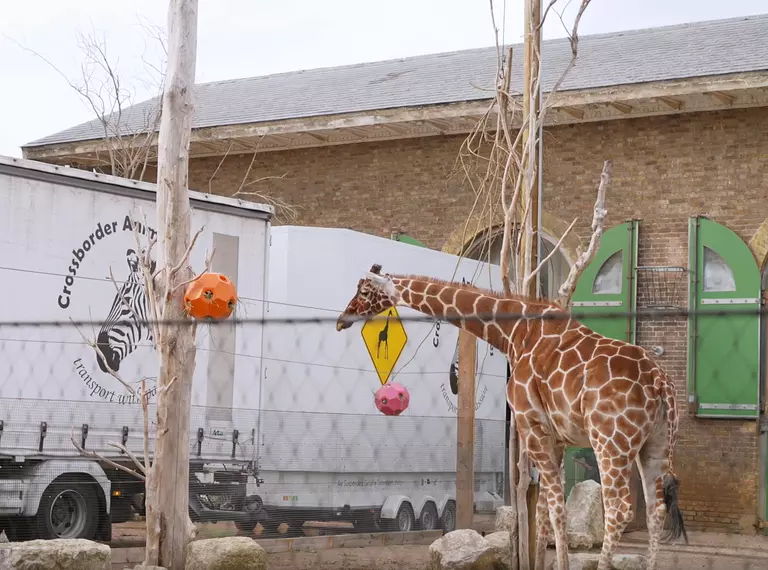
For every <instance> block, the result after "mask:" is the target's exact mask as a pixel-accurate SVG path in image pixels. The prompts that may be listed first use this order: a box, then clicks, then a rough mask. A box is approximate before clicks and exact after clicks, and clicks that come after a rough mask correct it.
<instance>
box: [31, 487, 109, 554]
mask: <svg viewBox="0 0 768 570" xmlns="http://www.w3.org/2000/svg"><path fill="white" fill-rule="evenodd" d="M94 485H95V483H79V482H78V483H51V484H50V485H48V488H47V489H46V490H45V492H44V493H43V496H42V498H41V499H40V506H39V507H38V509H37V528H38V535H39V537H40V538H49V539H50V538H84V539H86V540H93V537H94V535H95V534H96V529H97V528H98V525H99V500H98V498H97V496H96V492H95V490H94V488H93V486H94Z"/></svg>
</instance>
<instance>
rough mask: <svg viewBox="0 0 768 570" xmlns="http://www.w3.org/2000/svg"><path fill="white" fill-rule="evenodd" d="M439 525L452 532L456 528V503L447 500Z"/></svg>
mask: <svg viewBox="0 0 768 570" xmlns="http://www.w3.org/2000/svg"><path fill="white" fill-rule="evenodd" d="M440 522H441V526H442V527H443V530H444V531H445V532H452V531H454V530H456V503H454V502H453V501H448V504H447V505H445V510H444V511H443V516H442V520H441V521H440Z"/></svg>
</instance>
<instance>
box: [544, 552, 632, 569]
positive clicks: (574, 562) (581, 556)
mask: <svg viewBox="0 0 768 570" xmlns="http://www.w3.org/2000/svg"><path fill="white" fill-rule="evenodd" d="M598 560H600V553H599V552H574V553H572V554H571V553H569V554H568V566H570V569H569V570H597V562H598ZM646 567H647V561H646V558H645V556H642V555H640V554H614V555H613V561H612V563H611V568H612V570H645V569H646ZM548 568H549V570H557V560H556V559H552V561H551V562H550V563H549V566H548Z"/></svg>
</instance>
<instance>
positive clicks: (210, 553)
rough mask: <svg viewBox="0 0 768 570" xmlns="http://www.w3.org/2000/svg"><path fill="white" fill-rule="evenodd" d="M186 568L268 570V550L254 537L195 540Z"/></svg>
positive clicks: (191, 569) (188, 554)
mask: <svg viewBox="0 0 768 570" xmlns="http://www.w3.org/2000/svg"><path fill="white" fill-rule="evenodd" d="M184 568H185V570H266V569H267V552H266V551H265V550H264V549H263V548H262V547H261V546H259V545H258V544H257V543H256V541H254V540H253V539H252V538H246V537H244V536H229V537H226V538H207V539H204V540H195V541H192V542H190V543H189V546H188V547H187V562H186V564H185V566H184Z"/></svg>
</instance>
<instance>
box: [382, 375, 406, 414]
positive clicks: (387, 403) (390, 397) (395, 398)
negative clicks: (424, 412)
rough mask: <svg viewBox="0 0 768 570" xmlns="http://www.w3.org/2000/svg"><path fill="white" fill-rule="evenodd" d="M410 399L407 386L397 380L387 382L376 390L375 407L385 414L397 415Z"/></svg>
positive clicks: (404, 408) (403, 409)
mask: <svg viewBox="0 0 768 570" xmlns="http://www.w3.org/2000/svg"><path fill="white" fill-rule="evenodd" d="M410 401H411V395H410V394H409V393H408V388H406V387H405V386H403V385H402V384H398V383H397V382H388V383H387V384H384V385H383V386H382V387H381V388H379V389H378V390H376V407H377V408H378V410H379V411H380V412H381V413H382V414H384V415H385V416H399V415H400V414H402V413H403V412H404V411H405V410H407V409H408V404H409V403H410Z"/></svg>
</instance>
